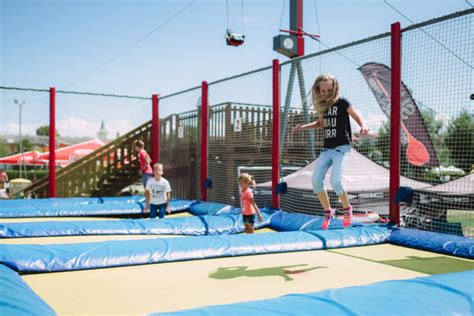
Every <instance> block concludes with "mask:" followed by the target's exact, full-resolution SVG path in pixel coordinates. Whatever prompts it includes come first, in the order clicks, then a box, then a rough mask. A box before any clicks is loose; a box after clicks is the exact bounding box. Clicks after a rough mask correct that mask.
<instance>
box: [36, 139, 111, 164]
mask: <svg viewBox="0 0 474 316" xmlns="http://www.w3.org/2000/svg"><path fill="white" fill-rule="evenodd" d="M104 145H105V143H104V142H102V141H100V140H98V139H92V140H89V141H86V142H82V143H79V144H75V145H71V146H67V147H63V148H59V149H56V163H57V164H59V165H60V166H67V165H68V164H70V163H72V162H74V161H76V160H79V159H81V158H82V157H84V156H87V155H88V154H90V153H91V152H93V151H95V150H97V149H99V148H100V147H102V146H104ZM39 160H40V161H42V162H43V163H49V152H45V153H43V154H41V155H39Z"/></svg>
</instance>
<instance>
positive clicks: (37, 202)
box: [0, 197, 102, 209]
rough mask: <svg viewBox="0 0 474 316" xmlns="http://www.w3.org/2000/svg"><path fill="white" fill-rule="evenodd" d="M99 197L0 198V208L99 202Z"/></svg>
mask: <svg viewBox="0 0 474 316" xmlns="http://www.w3.org/2000/svg"><path fill="white" fill-rule="evenodd" d="M100 203H102V199H101V198H100V197H74V198H45V199H15V200H0V209H3V208H6V207H27V206H28V207H29V206H58V205H79V204H100Z"/></svg>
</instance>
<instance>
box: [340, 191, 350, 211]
mask: <svg viewBox="0 0 474 316" xmlns="http://www.w3.org/2000/svg"><path fill="white" fill-rule="evenodd" d="M339 201H341V203H342V207H343V208H349V206H351V205H350V204H349V198H348V197H347V193H346V192H343V193H342V194H341V195H339Z"/></svg>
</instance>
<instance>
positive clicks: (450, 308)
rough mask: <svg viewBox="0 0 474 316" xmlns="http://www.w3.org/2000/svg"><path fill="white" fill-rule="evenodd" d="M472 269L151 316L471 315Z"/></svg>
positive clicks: (472, 307)
mask: <svg viewBox="0 0 474 316" xmlns="http://www.w3.org/2000/svg"><path fill="white" fill-rule="evenodd" d="M473 279H474V270H472V271H465V272H458V273H449V274H439V275H434V276H430V277H420V278H415V279H409V280H395V281H384V282H378V283H373V284H370V285H366V286H353V287H346V288H340V289H330V290H324V291H320V292H313V293H307V294H290V295H285V296H282V297H279V298H275V299H270V300H262V301H253V302H245V303H237V304H229V305H216V306H209V307H203V308H197V309H192V310H185V311H180V312H174V313H160V314H152V315H193V316H194V315H196V316H218V315H219V316H220V315H226V316H234V315H235V316H242V315H256V316H257V315H258V316H261V315H316V314H317V315H341V316H342V315H344V316H347V315H394V316H395V315H397V316H398V315H473V312H474V301H473V297H474V287H473V286H472V282H471V280H473Z"/></svg>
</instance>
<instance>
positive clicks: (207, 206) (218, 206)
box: [189, 201, 241, 215]
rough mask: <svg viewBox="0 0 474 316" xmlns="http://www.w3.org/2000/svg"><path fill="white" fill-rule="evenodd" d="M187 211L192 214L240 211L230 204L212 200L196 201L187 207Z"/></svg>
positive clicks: (221, 213)
mask: <svg viewBox="0 0 474 316" xmlns="http://www.w3.org/2000/svg"><path fill="white" fill-rule="evenodd" d="M189 212H190V213H191V214H193V215H224V214H237V213H240V212H241V211H240V208H235V207H234V206H232V205H229V204H224V203H213V202H202V201H200V202H197V203H194V204H193V205H191V206H190V207H189Z"/></svg>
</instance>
